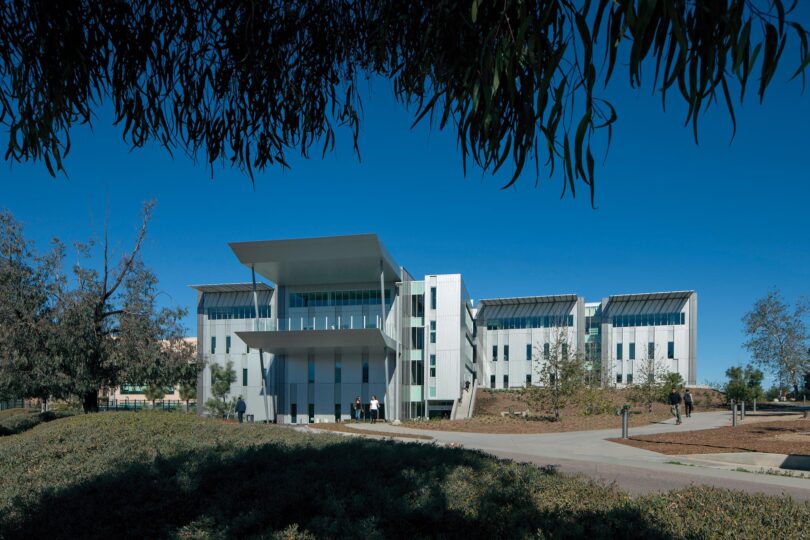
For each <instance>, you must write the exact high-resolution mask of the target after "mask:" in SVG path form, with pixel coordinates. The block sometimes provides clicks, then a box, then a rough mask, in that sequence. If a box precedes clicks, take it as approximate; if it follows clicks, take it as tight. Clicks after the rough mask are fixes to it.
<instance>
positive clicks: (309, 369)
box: [307, 358, 315, 383]
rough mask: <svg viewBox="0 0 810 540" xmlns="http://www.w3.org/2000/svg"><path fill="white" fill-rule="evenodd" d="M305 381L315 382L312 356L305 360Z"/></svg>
mask: <svg viewBox="0 0 810 540" xmlns="http://www.w3.org/2000/svg"><path fill="white" fill-rule="evenodd" d="M307 382H308V383H314V382H315V360H314V359H312V358H310V359H309V361H307Z"/></svg>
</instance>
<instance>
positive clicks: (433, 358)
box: [430, 354, 436, 377]
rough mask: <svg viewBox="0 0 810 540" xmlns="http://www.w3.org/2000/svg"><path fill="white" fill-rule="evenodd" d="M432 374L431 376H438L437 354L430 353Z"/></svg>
mask: <svg viewBox="0 0 810 540" xmlns="http://www.w3.org/2000/svg"><path fill="white" fill-rule="evenodd" d="M430 376H431V377H435V376H436V355H435V354H431V355H430Z"/></svg>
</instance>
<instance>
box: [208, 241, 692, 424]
mask: <svg viewBox="0 0 810 540" xmlns="http://www.w3.org/2000/svg"><path fill="white" fill-rule="evenodd" d="M230 247H231V249H232V251H233V252H234V254H235V255H236V257H237V259H238V260H239V261H240V262H241V263H242V264H244V265H245V266H246V268H247V270H246V272H248V273H249V274H250V275H251V276H252V280H251V282H247V283H239V284H221V285H195V286H193V287H194V288H195V289H196V290H197V291H198V307H197V321H198V323H197V324H198V326H197V336H198V337H197V339H198V354H200V355H201V356H202V359H203V360H204V361H205V362H206V364H207V365H208V366H210V365H212V364H219V365H222V366H224V365H226V364H227V363H228V362H232V363H233V367H234V369H235V370H236V373H237V380H236V382H235V383H233V384H232V385H231V390H230V395H231V396H234V397H235V396H238V395H242V396H243V397H244V399H245V401H246V403H247V408H248V414H252V415H253V416H254V418H255V419H256V420H257V421H262V420H264V419H269V420H270V421H273V422H278V423H305V422H323V421H335V420H338V419H341V420H342V419H348V418H350V417H351V414H352V403H353V402H354V401H355V399H356V398H357V397H359V398H360V400H361V402H362V403H363V405H364V407H366V408H368V404H369V402H370V400H371V396H376V397H377V399H378V400H379V401H380V403H381V404H382V411H381V414H382V415H383V416H384V417H385V418H386V419H388V420H397V419H408V418H415V417H422V416H436V415H441V416H448V417H451V418H461V417H468V416H470V415H471V413H472V409H473V404H474V389H475V387H476V385H485V386H489V387H493V388H510V387H520V386H524V385H526V384H539V381H538V379H537V378H536V374H537V373H538V370H539V366H540V365H541V363H542V362H543V359H544V357H547V356H548V354H549V347H553V346H554V343H555V342H559V340H560V337H561V336H564V341H565V347H566V352H567V351H568V349H569V348H570V350H571V352H582V353H583V354H585V355H586V357H587V358H588V359H589V363H590V365H592V366H594V367H593V369H599V370H600V373H602V374H603V376H605V377H608V378H609V380H610V381H614V380H615V384H620V385H624V384H630V383H632V376H633V374H634V373H636V372H637V371H636V370H637V369H638V367H637V366H638V363H637V362H636V360H637V359H639V358H641V352H642V349H644V348H645V347H647V346H648V345H649V344H652V347H651V348H650V349H649V350H650V351H652V352H653V353H654V354H655V356H656V358H658V357H659V356H661V357H662V358H661V360H662V365H664V364H665V365H666V366H667V367H668V369H671V370H676V371H678V372H680V373H681V374H682V375H683V377H684V380H686V381H687V382H689V383H690V384H694V380H695V361H696V349H695V344H696V328H697V326H696V321H697V297H696V295H695V293H694V292H683V293H655V294H646V295H623V296H611V297H609V298H607V299H605V300H603V301H602V302H599V303H594V304H590V303H587V304H586V303H585V301H584V299H583V298H582V297H579V296H577V295H575V294H568V295H556V296H534V297H525V298H500V299H492V300H483V301H481V302H480V303H479V305H478V306H477V308H473V305H472V302H471V301H470V297H469V294H468V292H467V289H466V287H465V285H464V281H463V279H462V276H461V274H445V275H428V276H425V277H424V278H423V279H419V280H417V279H415V278H414V277H413V276H411V275H410V274H409V273H408V272H407V271H406V270H405V268H404V267H402V266H399V265H398V264H397V263H396V262H395V260H394V259H393V258H392V257H391V255H390V254H389V253H388V251H387V250H386V249H385V248H384V246H383V245H382V244H381V243H380V241H379V239H378V238H377V236H376V235H373V234H369V235H353V236H337V237H324V238H305V239H297V240H270V241H259V242H240V243H232V244H230ZM257 279H259V280H262V279H263V280H266V281H267V282H270V284H268V283H265V282H262V281H256V280H257ZM639 344H640V345H639ZM637 348H638V351H637V350H636V349H637ZM644 351H645V352H646V349H645V350H644ZM466 388H469V389H470V390H469V391H468V390H466ZM210 397H211V371H210V367H207V368H206V369H205V370H203V372H202V373H201V375H200V378H199V381H198V403H204V402H205V401H206V400H207V399H209V398H210ZM199 410H200V411H202V407H200V408H199Z"/></svg>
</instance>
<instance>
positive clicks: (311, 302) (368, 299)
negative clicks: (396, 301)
mask: <svg viewBox="0 0 810 540" xmlns="http://www.w3.org/2000/svg"><path fill="white" fill-rule="evenodd" d="M385 303H386V304H390V303H391V291H390V290H387V289H386V291H385ZM378 305H380V290H379V289H363V290H356V291H323V292H291V293H290V302H289V306H290V307H291V308H299V307H324V306H378Z"/></svg>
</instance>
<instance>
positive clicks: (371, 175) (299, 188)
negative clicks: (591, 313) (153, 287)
mask: <svg viewBox="0 0 810 540" xmlns="http://www.w3.org/2000/svg"><path fill="white" fill-rule="evenodd" d="M785 79H786V77H785V76H784V72H782V73H780V74H778V75H777V80H775V81H774V83H773V84H772V88H771V89H770V92H769V94H768V95H767V97H766V100H765V104H764V105H763V106H760V105H759V104H758V102H757V101H756V99H755V98H756V96H755V94H754V92H753V91H751V94H750V96H749V98H748V99H747V100H746V102H745V104H744V106H742V107H740V108H739V109H738V111H737V113H738V132H737V137H736V139H735V140H734V141H733V143H732V144H731V145H730V144H729V138H730V134H731V127H730V123H729V121H728V119H727V116H726V114H725V112H724V108H722V109H716V111H712V112H709V113H708V114H706V115H704V116H703V119H702V128H701V131H700V135H701V142H700V145H699V146H696V145H695V143H694V141H693V140H692V135H691V130H690V129H688V128H684V127H683V115H682V112H683V109H682V108H681V107H678V106H675V105H676V103H675V99H674V98H675V96H672V97H673V99H672V101H671V105H672V107H671V109H668V111H667V112H666V113H664V112H662V110H661V106H660V100H659V99H658V98H656V97H652V96H651V95H650V92H649V90H648V89H645V90H644V91H640V92H639V91H633V90H630V89H629V88H628V87H627V85H626V83H625V79H622V78H621V75H619V76H614V81H613V82H612V83H611V89H610V91H611V93H610V94H609V97H611V98H612V99H613V101H614V104H615V105H616V106H617V109H618V112H619V123H618V124H617V126H616V129H615V131H614V136H613V145H612V147H611V149H610V153H609V155H608V157H607V160H606V162H605V163H604V164H603V165H602V166H600V167H598V182H599V184H598V192H597V208H596V209H592V208H591V207H590V202H589V200H588V197H587V193H586V192H585V190H584V189H582V191H581V192H580V194H579V196H578V197H577V198H576V199H572V198H570V196H568V197H566V198H565V199H563V200H560V199H559V190H560V181H561V180H560V179H559V178H554V179H551V180H549V179H548V178H546V177H545V176H542V177H541V184H540V187H539V188H535V186H534V177H533V171H532V173H531V174H530V175H527V176H526V177H525V178H524V179H523V180H522V181H520V182H519V183H518V185H517V187H516V188H514V189H509V190H506V191H502V190H500V189H499V188H500V186H501V185H502V184H503V182H504V181H505V178H492V177H490V176H488V175H482V174H481V172H480V171H476V170H474V169H472V170H470V171H469V173H468V176H467V177H466V178H464V177H463V175H462V169H461V161H460V154H459V151H458V150H457V148H456V145H455V137H454V136H453V134H452V133H450V132H439V131H436V130H430V129H428V128H427V127H426V126H420V127H417V128H415V129H413V130H411V129H409V126H410V123H411V116H410V115H409V113H408V111H407V110H405V108H404V107H402V106H400V105H398V104H396V103H395V102H394V101H393V99H392V98H391V95H390V91H389V85H388V83H387V82H385V81H376V82H374V84H373V85H372V87H371V91H370V96H369V97H368V98H367V100H366V102H365V118H364V122H363V130H362V135H361V141H360V147H361V151H362V162H358V160H357V159H356V158H355V156H354V155H353V153H352V150H351V141H350V139H349V138H348V137H347V136H344V137H342V138H339V140H338V148H337V150H336V152H335V153H333V154H331V155H328V156H327V158H326V159H324V160H321V159H320V157H318V158H315V159H312V160H310V161H304V160H301V159H293V161H292V165H293V168H292V170H289V171H281V170H269V171H266V172H265V173H263V174H259V175H257V177H256V186H255V189H254V188H253V187H252V186H251V183H250V181H249V179H248V178H247V177H244V176H242V175H240V174H239V173H238V172H237V171H235V170H231V169H228V168H220V169H218V170H216V171H215V175H214V178H213V179H212V178H211V177H210V175H209V171H208V169H207V168H206V167H205V166H203V165H195V164H194V163H192V161H191V160H190V159H189V158H187V157H186V156H185V155H183V154H180V153H178V154H177V155H176V157H175V158H174V159H172V158H170V157H169V156H168V154H167V153H166V152H165V151H163V150H162V149H160V148H157V147H150V148H145V149H140V150H133V151H130V150H129V148H128V147H127V145H126V144H125V143H124V142H122V140H121V137H120V130H118V129H117V128H113V127H112V126H111V122H110V118H109V116H108V115H106V114H105V113H101V115H100V118H99V119H98V121H97V122H96V123H95V126H94V129H93V130H92V131H91V130H89V129H87V128H81V129H76V130H75V131H74V132H73V134H72V135H73V149H72V151H71V154H70V156H69V157H68V159H67V160H66V166H67V168H68V172H69V177H68V178H65V177H63V176H60V177H58V178H55V179H54V178H51V177H50V176H48V174H47V172H46V170H45V167H44V166H43V165H41V164H33V165H32V164H24V165H18V164H15V165H13V166H9V165H8V164H4V167H3V168H4V171H3V172H2V174H0V208H2V207H5V208H8V209H10V210H11V211H12V212H13V213H14V215H15V216H16V217H17V218H18V219H19V220H21V221H22V222H24V224H25V226H26V231H27V234H28V236H29V237H30V238H33V239H34V240H35V241H36V242H37V244H38V246H39V247H43V248H44V247H45V246H46V244H47V242H48V239H49V238H50V237H52V236H54V235H58V236H59V237H61V238H62V239H63V240H66V241H74V240H85V239H86V238H87V237H88V236H90V235H93V234H95V235H97V236H98V235H99V234H100V232H101V230H102V223H103V217H104V214H105V208H106V207H107V205H109V212H110V231H111V237H112V239H113V243H114V245H115V246H117V247H118V248H119V249H126V248H128V247H129V246H130V245H131V242H132V239H133V237H134V234H135V230H136V227H137V224H138V218H139V207H140V205H141V204H142V201H144V200H146V199H149V198H152V197H154V198H156V199H157V207H156V210H155V215H154V220H153V222H152V224H151V227H150V234H149V238H148V242H147V244H146V246H145V249H144V252H143V255H144V259H145V260H146V262H147V264H149V265H150V266H151V267H152V268H153V269H154V270H155V271H156V272H157V275H158V277H159V279H160V283H161V287H162V289H163V290H165V292H166V293H167V294H166V295H165V296H164V297H163V298H164V299H165V301H166V302H167V304H179V305H183V306H186V307H189V308H191V313H192V314H193V312H194V310H193V307H194V303H195V293H194V291H193V290H191V289H190V288H188V285H189V284H192V283H211V282H232V281H247V280H249V278H250V273H249V271H248V270H247V269H246V268H244V267H242V266H241V265H239V264H238V262H237V261H236V259H235V257H234V256H233V255H232V253H231V252H230V250H229V249H228V247H227V245H226V243H227V242H229V241H237V240H256V239H272V238H288V237H304V236H313V235H334V234H352V233H365V232H375V233H377V234H379V236H380V237H381V239H382V241H383V242H384V243H385V244H386V245H387V247H388V249H389V251H390V252H391V253H392V254H393V256H394V257H395V258H396V259H397V261H398V262H399V263H400V264H402V265H404V266H406V267H407V268H408V269H409V270H410V272H411V273H412V274H414V275H417V276H418V275H424V274H426V273H451V272H461V273H462V274H463V275H464V279H465V280H466V283H467V287H468V289H469V291H470V294H471V295H472V296H473V298H475V299H476V300H477V299H481V298H488V297H497V296H525V295H544V294H556V293H571V292H573V293H577V294H580V295H583V296H585V298H586V299H587V300H589V301H594V300H599V299H601V298H603V297H605V296H607V295H609V294H618V293H636V292H649V291H664V290H682V289H694V290H696V291H697V292H698V294H699V333H698V382H704V381H705V380H707V379H708V380H713V381H714V380H720V379H722V377H723V372H724V371H725V369H726V367H728V366H729V365H732V364H737V363H741V362H746V361H747V360H748V358H749V357H748V354H747V352H746V351H745V349H744V348H743V347H742V343H743V336H742V324H741V320H740V319H741V317H742V315H743V314H744V313H745V311H746V310H747V309H749V308H750V307H751V305H752V304H753V302H754V301H755V300H756V299H757V298H758V297H761V296H763V295H764V294H765V293H766V292H767V291H768V290H769V289H770V288H773V287H778V288H780V289H781V290H782V293H783V294H784V296H785V297H786V298H787V299H788V300H790V301H791V302H792V301H794V300H795V299H796V298H797V297H798V296H799V295H802V294H804V295H807V294H810V280H808V278H809V277H810V234H809V233H810V226H808V207H807V205H808V200H810V137H808V135H807V126H808V125H810V99H808V95H806V94H805V95H802V94H801V86H800V84H799V83H798V82H794V83H790V84H787V83H785V82H784V81H785ZM751 98H754V99H751ZM4 136H5V135H3V136H0V143H2V145H3V148H5V139H4ZM583 188H584V186H583ZM74 260H75V254H74V255H71V257H70V260H69V261H68V263H72V262H73V261H74ZM192 317H193V316H192V315H190V316H189V317H188V318H187V319H186V321H185V322H186V326H187V327H188V328H189V333H193V332H194V328H195V325H194V320H193V318H192Z"/></svg>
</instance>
